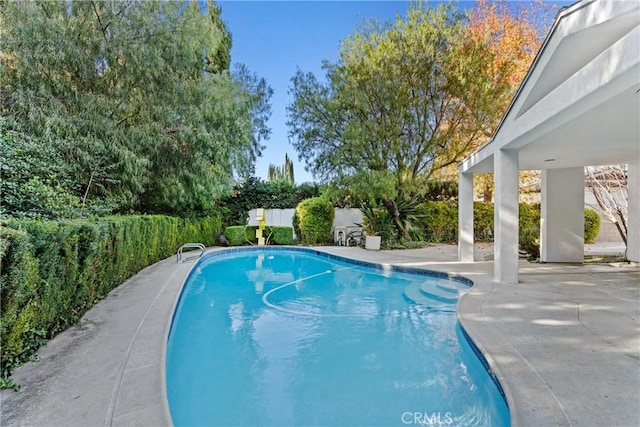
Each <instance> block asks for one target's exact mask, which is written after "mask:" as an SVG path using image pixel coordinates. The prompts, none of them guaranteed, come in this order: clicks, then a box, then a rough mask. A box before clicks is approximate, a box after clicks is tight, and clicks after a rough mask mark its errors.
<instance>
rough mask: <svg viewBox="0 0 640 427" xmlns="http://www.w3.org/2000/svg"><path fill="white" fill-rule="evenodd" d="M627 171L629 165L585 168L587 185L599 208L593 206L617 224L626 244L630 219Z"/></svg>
mask: <svg viewBox="0 0 640 427" xmlns="http://www.w3.org/2000/svg"><path fill="white" fill-rule="evenodd" d="M627 173H628V172H627V165H608V166H598V167H595V166H587V167H586V168H585V175H586V185H587V187H588V188H589V189H590V190H591V193H592V194H593V197H594V198H595V200H596V204H597V205H598V208H599V209H598V208H596V207H595V206H592V207H593V208H594V209H596V210H597V211H599V212H602V214H604V216H606V217H607V219H608V220H609V221H611V222H612V223H613V224H614V225H615V226H616V229H617V230H618V233H619V234H620V237H621V238H622V241H623V242H624V243H625V245H626V244H627V223H628V220H629V192H628V187H627V177H628V175H627Z"/></svg>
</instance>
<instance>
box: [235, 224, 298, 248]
mask: <svg viewBox="0 0 640 427" xmlns="http://www.w3.org/2000/svg"><path fill="white" fill-rule="evenodd" d="M257 229H258V226H256V225H246V226H245V225H234V226H231V227H226V228H225V229H224V236H225V237H226V238H227V240H228V241H229V245H230V246H242V245H246V244H254V245H255V244H257V243H258V240H257V239H256V230H257ZM263 236H264V237H265V238H268V239H269V240H268V243H269V244H272V245H291V244H293V227H281V226H275V225H271V226H269V225H268V226H267V227H266V228H265V231H264V233H263Z"/></svg>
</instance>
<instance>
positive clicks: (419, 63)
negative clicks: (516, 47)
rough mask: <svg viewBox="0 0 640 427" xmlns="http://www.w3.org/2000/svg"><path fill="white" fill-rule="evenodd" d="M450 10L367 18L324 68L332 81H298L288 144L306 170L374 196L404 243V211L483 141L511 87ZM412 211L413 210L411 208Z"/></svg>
mask: <svg viewBox="0 0 640 427" xmlns="http://www.w3.org/2000/svg"><path fill="white" fill-rule="evenodd" d="M493 60H494V55H493V54H492V52H491V50H490V49H488V48H487V46H486V44H484V43H482V42H480V41H478V40H477V39H475V38H473V37H470V36H469V33H468V32H467V19H466V17H465V16H464V15H462V14H461V13H460V12H459V11H458V10H457V9H456V8H455V7H453V6H452V5H441V6H439V7H437V8H431V7H427V6H425V5H423V4H416V5H412V6H411V7H410V8H409V10H408V12H407V15H406V17H404V18H403V17H400V16H398V17H397V18H396V20H395V22H392V23H387V24H380V23H378V22H377V21H367V22H366V23H365V24H364V25H362V26H361V27H359V28H358V29H357V30H356V32H355V33H354V34H353V35H351V36H350V37H349V38H347V39H346V40H345V41H344V42H343V43H342V45H341V49H340V56H339V60H338V61H337V63H335V64H333V63H328V62H325V63H324V70H325V71H326V82H321V81H319V80H318V79H317V78H316V77H315V76H314V75H312V74H310V73H303V72H302V71H298V73H297V74H296V75H295V76H294V77H293V79H292V83H293V85H292V88H291V93H292V94H293V102H292V104H291V105H289V107H288V112H289V122H288V125H289V127H290V131H289V134H290V137H291V139H292V141H293V145H294V147H295V148H296V150H297V151H298V154H299V156H300V157H301V158H303V159H305V161H306V165H307V167H308V169H310V170H311V171H312V172H313V174H314V175H315V176H316V177H318V178H320V179H322V180H324V181H334V182H335V181H341V182H347V183H348V184H349V185H350V186H351V188H352V189H353V188H354V186H355V187H356V188H357V189H358V191H361V192H362V193H364V194H368V197H369V198H370V199H377V200H378V201H379V202H380V203H382V204H383V205H384V206H385V207H386V208H387V209H388V210H389V213H390V215H391V217H392V218H393V219H394V222H395V223H396V226H397V227H398V229H399V230H398V231H400V232H401V233H402V235H404V237H406V238H408V228H407V227H406V218H403V212H402V209H401V205H402V206H407V205H408V203H407V202H408V201H411V200H412V199H414V198H415V197H416V196H417V195H419V194H420V192H421V189H422V188H424V184H425V182H426V181H427V180H428V179H429V178H430V177H431V175H432V174H433V173H434V172H436V171H438V170H440V169H442V168H445V167H447V166H448V165H451V164H455V163H456V162H458V161H460V160H461V159H462V158H464V156H465V155H466V154H467V153H469V151H470V150H472V149H475V148H476V147H477V146H478V145H479V144H480V143H482V142H484V141H485V140H486V138H487V136H488V135H490V134H491V132H492V127H493V126H494V124H495V122H496V119H497V117H498V116H499V115H500V114H501V111H496V110H495V108H494V107H495V104H494V103H493V100H495V99H496V98H504V97H505V96H506V95H505V94H506V93H507V92H508V91H509V90H510V85H509V84H508V82H505V81H503V80H496V79H495V72H494V69H493V65H494V64H493ZM409 205H410V203H409Z"/></svg>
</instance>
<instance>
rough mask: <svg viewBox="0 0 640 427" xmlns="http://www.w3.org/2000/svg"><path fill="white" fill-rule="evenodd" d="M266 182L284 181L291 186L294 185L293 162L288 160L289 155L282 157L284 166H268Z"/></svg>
mask: <svg viewBox="0 0 640 427" xmlns="http://www.w3.org/2000/svg"><path fill="white" fill-rule="evenodd" d="M267 181H269V182H274V181H285V182H288V183H289V184H291V185H295V182H296V181H295V177H294V175H293V162H292V161H291V159H290V158H289V154H286V153H285V155H284V165H282V166H276V165H274V164H269V170H268V172H267Z"/></svg>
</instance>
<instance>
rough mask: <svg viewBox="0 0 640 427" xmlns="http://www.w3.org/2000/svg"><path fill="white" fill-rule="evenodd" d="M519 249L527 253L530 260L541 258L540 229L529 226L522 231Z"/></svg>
mask: <svg viewBox="0 0 640 427" xmlns="http://www.w3.org/2000/svg"><path fill="white" fill-rule="evenodd" d="M518 237H519V238H518V247H519V248H520V250H522V251H524V252H526V253H527V254H528V255H529V258H530V259H539V258H540V227H536V226H528V227H525V228H522V229H520V235H519V236H518Z"/></svg>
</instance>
